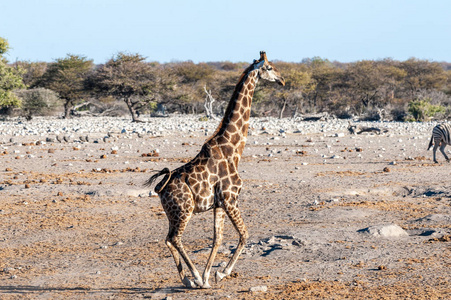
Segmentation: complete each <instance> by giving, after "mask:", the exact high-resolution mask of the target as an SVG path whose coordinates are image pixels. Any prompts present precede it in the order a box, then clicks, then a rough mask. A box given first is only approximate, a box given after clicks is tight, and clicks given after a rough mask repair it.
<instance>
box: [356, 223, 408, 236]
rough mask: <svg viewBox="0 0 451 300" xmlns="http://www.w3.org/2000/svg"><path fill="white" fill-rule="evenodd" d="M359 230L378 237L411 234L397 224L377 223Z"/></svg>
mask: <svg viewBox="0 0 451 300" xmlns="http://www.w3.org/2000/svg"><path fill="white" fill-rule="evenodd" d="M359 232H362V233H367V234H371V235H373V236H376V237H401V236H408V235H409V234H408V233H407V232H406V231H405V230H404V229H402V228H401V227H400V226H398V225H396V224H388V225H375V226H370V227H368V228H364V229H361V230H359Z"/></svg>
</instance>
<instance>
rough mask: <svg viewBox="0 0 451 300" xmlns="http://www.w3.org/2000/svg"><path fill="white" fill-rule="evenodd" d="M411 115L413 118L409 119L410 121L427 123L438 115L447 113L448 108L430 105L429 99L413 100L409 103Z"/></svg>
mask: <svg viewBox="0 0 451 300" xmlns="http://www.w3.org/2000/svg"><path fill="white" fill-rule="evenodd" d="M408 111H409V113H410V114H411V115H412V118H408V119H407V120H408V121H417V122H418V121H426V120H428V119H430V118H432V117H434V116H435V115H436V114H438V113H444V112H446V108H445V107H443V106H441V105H433V104H431V103H430V99H429V98H425V99H422V100H413V101H410V102H409V109H408Z"/></svg>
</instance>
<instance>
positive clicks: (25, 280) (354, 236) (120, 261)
mask: <svg viewBox="0 0 451 300" xmlns="http://www.w3.org/2000/svg"><path fill="white" fill-rule="evenodd" d="M169 119H170V118H169ZM169 119H163V118H161V119H159V118H156V119H151V120H150V122H149V123H147V124H144V125H141V126H143V127H142V128H144V129H142V130H141V129H139V130H134V129H133V128H131V129H125V130H124V129H122V127H121V126H122V125H117V126H116V125H115V126H110V127H108V126H105V127H101V126H100V127H96V128H95V130H94V129H89V127H88V129H85V130H81V131H80V130H79V128H80V127H82V126H84V125H85V124H87V123H89V122H91V119H89V118H83V119H78V120H75V121H71V122H73V123H71V125H70V126H68V128H69V127H70V128H69V129H67V130H63V129H62V128H63V127H64V126H65V125H64V123H62V122H64V121H63V120H54V124H53V125H52V130H47V131H45V130H44V131H42V132H37V131H36V132H33V131H32V132H31V133H30V134H27V133H26V132H25V134H24V127H27V128H32V127H33V126H38V124H39V122H43V120H42V119H41V120H40V119H34V120H32V121H30V122H29V123H26V122H25V121H24V122H21V121H18V120H12V121H5V122H4V124H3V127H2V128H1V130H2V133H1V136H0V196H1V199H0V299H139V298H148V299H149V298H150V299H450V298H451V283H450V281H451V207H450V205H451V184H450V181H449V179H450V171H451V165H450V164H448V163H446V162H444V158H443V157H442V156H441V154H438V159H439V164H434V163H433V162H432V152H431V151H429V152H427V151H426V148H427V144H428V143H429V138H430V133H431V130H432V127H433V125H434V124H432V123H431V124H425V125H424V124H423V125H421V126H420V125H418V126H417V127H418V128H417V127H416V125H415V124H410V125H406V124H403V123H377V124H370V125H374V126H378V127H387V128H389V132H388V133H387V134H383V135H374V134H362V135H350V134H349V133H348V132H347V131H346V127H347V123H346V122H342V121H334V122H335V123H334V124H333V126H332V125H331V126H332V127H328V126H329V124H328V123H327V122H316V123H315V124H313V123H312V122H297V123H296V126H297V127H296V128H297V129H298V130H295V129H293V127H290V128H289V129H287V128H288V127H289V126H288V127H287V128H285V127H284V124H283V123H278V121H268V120H266V119H261V120H258V122H253V123H252V124H251V135H250V136H249V137H248V142H247V146H246V149H245V151H244V156H243V158H242V160H241V162H240V176H241V178H242V179H243V180H244V187H243V190H242V192H241V195H240V207H241V211H242V214H243V216H244V220H245V222H246V224H247V227H248V229H249V233H250V239H249V242H248V244H247V246H246V248H245V251H244V253H243V254H242V256H241V258H240V260H239V261H238V263H237V265H236V268H235V270H234V272H233V273H232V275H231V276H229V277H228V278H226V279H225V280H223V281H221V282H220V283H217V284H216V283H215V282H214V280H213V279H212V280H211V284H212V289H209V290H202V289H186V288H184V287H183V285H182V284H181V282H180V280H179V278H178V274H177V272H176V268H175V264H174V262H173V259H172V257H171V256H170V253H169V250H168V249H167V247H166V246H165V244H164V240H165V236H166V233H167V229H168V224H167V219H166V216H165V214H164V211H163V210H162V208H161V205H160V202H159V198H158V197H157V196H155V195H150V196H149V192H150V190H151V189H149V188H144V187H143V186H142V183H143V182H144V181H145V180H146V179H148V178H149V176H150V175H151V174H152V172H153V171H155V170H160V169H162V168H163V167H169V168H176V167H178V166H180V165H181V164H183V163H185V162H187V161H188V160H189V159H190V158H192V157H194V156H195V155H196V154H197V152H198V151H199V150H200V147H201V146H202V144H203V142H204V141H205V139H206V138H207V137H208V134H209V133H211V132H212V130H213V129H214V128H215V127H216V123H214V122H213V121H211V122H201V121H198V120H197V119H196V118H191V119H190V122H191V123H189V124H188V123H187V124H186V126H188V127H189V126H191V125H190V124H195V126H193V127H190V129H189V130H186V131H181V130H177V127H173V128H175V129H174V130H168V129H165V128H164V126H165V125H166V124H167V122H169ZM181 119H183V117H178V119H177V120H181ZM77 122H79V123H77ZM111 122H112V123H109V124H113V123H114V122H115V121H114V120H113V121H111ZM74 124H76V125H74ZM77 124H78V125H77ZM114 124H115V123H114ZM312 124H313V125H312ZM71 126H72V127H71ZM77 126H78V127H77ZM124 126H125V125H124ZM127 126H128V125H127ZM290 126H291V125H290ZM312 126H313V127H312ZM59 127H61V128H60V129H61V130H59V131H58V130H54V129H55V128H57V129H58V128H59ZM112 128H113V129H112ZM158 128H159V129H158ZM302 128H309V129H308V130H302ZM324 128H326V129H324ZM327 128H328V129H327ZM299 129H301V130H299ZM25 131H27V130H25ZM108 133H109V135H108ZM63 135H67V136H68V137H67V141H65V140H64V139H63V138H62V137H63ZM86 136H88V138H89V141H85V140H84V138H83V137H86ZM56 137H58V138H59V139H60V140H61V142H60V141H58V140H57V139H56ZM80 137H81V138H80ZM391 225H397V226H399V228H398V227H395V226H392V227H390V226H391ZM368 228H369V229H368ZM383 228H385V229H387V228H388V229H390V228H395V229H397V230H398V231H396V230H395V231H390V230H388V229H387V230H388V231H387V230H386V231H384V229H383ZM378 230H379V231H378ZM381 230H382V231H381ZM384 235H386V236H384ZM212 237H213V213H212V212H211V211H210V212H206V213H203V214H199V215H195V216H194V217H193V218H192V220H191V221H190V224H189V225H188V228H187V230H186V231H185V234H184V244H185V247H186V248H187V249H188V252H189V255H190V257H191V258H192V259H193V260H194V262H195V264H196V266H197V267H198V269H199V270H200V272H202V271H203V268H204V265H205V263H206V260H207V258H208V255H209V251H210V247H211V243H212ZM237 241H238V235H237V234H236V232H235V231H234V229H233V226H232V225H231V223H230V222H229V221H228V220H226V224H225V232H224V241H223V246H222V247H221V249H220V251H219V254H218V256H217V259H216V262H215V264H214V267H213V272H214V271H216V270H217V269H218V268H220V266H219V265H220V264H221V262H224V261H228V258H229V257H230V255H231V253H232V252H233V249H234V248H235V246H236V244H237ZM251 290H257V291H251ZM258 290H260V291H258Z"/></svg>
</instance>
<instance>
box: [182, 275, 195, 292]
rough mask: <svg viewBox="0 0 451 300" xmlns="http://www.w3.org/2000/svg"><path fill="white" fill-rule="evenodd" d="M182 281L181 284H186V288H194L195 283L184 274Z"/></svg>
mask: <svg viewBox="0 0 451 300" xmlns="http://www.w3.org/2000/svg"><path fill="white" fill-rule="evenodd" d="M182 282H183V285H184V286H186V287H187V288H192V289H194V288H195V287H197V285H196V284H195V283H194V282H193V281H191V280H190V279H189V278H188V277H186V276H185V278H183V280H182Z"/></svg>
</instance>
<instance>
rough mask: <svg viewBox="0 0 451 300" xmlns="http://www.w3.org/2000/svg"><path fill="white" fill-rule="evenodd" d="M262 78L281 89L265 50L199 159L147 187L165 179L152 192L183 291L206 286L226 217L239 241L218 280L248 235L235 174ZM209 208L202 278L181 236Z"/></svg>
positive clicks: (246, 74)
mask: <svg viewBox="0 0 451 300" xmlns="http://www.w3.org/2000/svg"><path fill="white" fill-rule="evenodd" d="M260 78H262V79H265V80H269V81H276V82H278V83H279V84H281V85H284V84H285V81H284V79H283V78H282V76H281V75H280V73H279V72H278V71H277V70H276V68H275V67H274V66H273V65H272V63H270V62H268V60H267V58H266V54H265V52H263V51H262V52H261V53H260V59H259V60H256V61H254V63H253V64H251V65H250V66H249V67H248V68H247V69H246V70H245V71H244V72H243V74H242V75H241V77H240V80H239V82H238V84H237V86H236V88H235V91H234V93H233V95H232V98H231V100H230V102H229V104H228V106H227V109H226V112H225V114H224V117H223V119H222V121H221V123H220V124H219V126H218V128H217V129H216V131H215V133H214V134H213V135H212V136H211V137H210V138H209V139H208V140H207V141H206V142H205V144H204V145H203V146H202V149H201V151H200V152H199V154H198V155H197V156H196V157H195V158H194V159H192V160H191V161H190V162H188V163H187V164H185V165H183V166H181V167H179V168H177V169H175V170H173V171H169V170H168V169H164V170H162V171H161V172H160V173H158V174H156V175H154V176H152V177H151V178H150V179H149V180H148V182H147V183H148V184H152V182H153V181H154V180H155V179H156V178H157V177H158V176H160V175H163V174H165V177H164V178H163V180H162V181H161V182H160V183H158V184H157V186H156V187H155V190H156V191H157V192H158V195H159V197H160V199H161V203H162V206H163V208H164V210H165V212H166V216H167V217H168V220H169V233H168V235H167V238H166V245H167V246H168V247H169V249H170V251H171V253H172V255H173V257H174V260H175V263H176V265H177V269H178V271H179V275H180V278H181V280H182V282H183V283H184V284H185V285H186V286H187V287H201V288H209V287H210V285H209V283H208V280H209V276H210V271H211V267H212V264H213V261H214V258H215V256H216V253H217V251H218V248H219V246H220V244H221V242H222V231H223V224H224V219H225V216H226V215H227V216H228V217H229V219H230V220H231V222H232V224H233V226H234V227H235V229H236V230H237V232H238V234H239V236H240V240H239V243H238V246H237V249H236V251H235V252H234V254H233V256H232V257H231V259H230V261H229V263H228V264H227V266H226V267H225V269H224V271H223V272H219V271H218V272H216V281H219V280H221V279H222V278H224V277H225V276H227V275H229V274H230V273H231V271H232V268H233V266H234V265H235V263H236V261H237V260H238V257H239V255H240V253H241V251H242V250H243V248H244V246H245V243H246V241H247V239H248V231H247V229H246V226H245V224H244V222H243V219H242V217H241V213H240V210H239V209H238V195H239V193H240V191H241V188H242V185H243V181H242V179H241V178H240V176H239V174H238V164H239V161H240V158H241V155H242V153H243V150H244V146H245V144H246V138H247V132H248V127H249V118H250V113H251V103H252V97H253V95H254V90H255V86H256V84H257V82H258V80H259V79H260ZM210 209H213V211H214V237H213V248H212V251H211V254H210V257H209V259H208V262H207V265H206V267H205V271H204V273H203V275H202V277H200V274H199V272H198V271H197V269H196V267H195V266H194V264H193V263H192V261H191V260H190V258H189V257H188V255H187V253H186V251H185V249H184V247H183V244H182V241H181V237H182V234H183V231H184V230H185V228H186V226H187V224H188V222H189V220H190V219H191V217H192V215H193V214H196V213H200V212H204V211H207V210H210ZM180 256H181V257H180ZM181 259H183V260H184V261H185V263H186V265H187V266H188V268H189V270H190V271H191V274H192V276H193V277H194V280H191V279H189V278H188V276H187V275H186V274H185V272H184V270H183V266H182V261H181Z"/></svg>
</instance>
